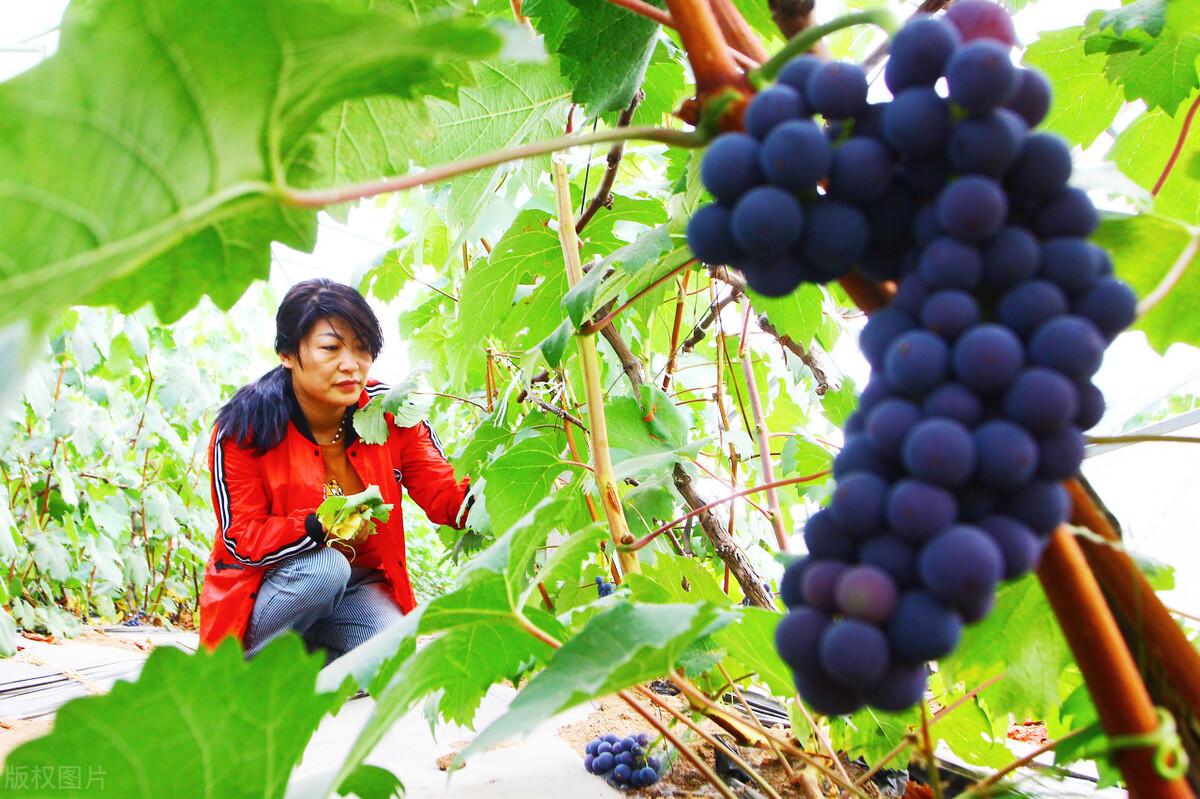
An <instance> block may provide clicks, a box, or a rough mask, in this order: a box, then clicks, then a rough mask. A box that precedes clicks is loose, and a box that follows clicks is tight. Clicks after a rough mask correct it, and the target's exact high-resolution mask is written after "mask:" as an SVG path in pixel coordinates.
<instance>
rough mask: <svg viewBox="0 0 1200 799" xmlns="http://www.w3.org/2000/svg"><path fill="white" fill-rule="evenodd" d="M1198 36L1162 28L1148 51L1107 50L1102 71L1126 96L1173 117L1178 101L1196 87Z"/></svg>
mask: <svg viewBox="0 0 1200 799" xmlns="http://www.w3.org/2000/svg"><path fill="white" fill-rule="evenodd" d="M1198 57H1200V35H1197V34H1194V33H1192V34H1183V35H1177V34H1176V33H1174V32H1173V31H1171V30H1168V31H1165V32H1164V33H1163V34H1162V35H1161V36H1159V37H1158V38H1156V39H1155V40H1154V44H1153V46H1151V47H1150V49H1149V50H1146V51H1144V52H1143V51H1141V50H1137V49H1130V50H1124V51H1121V52H1110V53H1109V56H1108V63H1107V64H1106V65H1105V68H1104V74H1105V76H1106V77H1107V78H1108V80H1109V81H1110V82H1112V83H1116V84H1119V85H1120V86H1121V87H1122V88H1123V89H1124V91H1125V99H1126V100H1129V101H1130V102H1133V101H1135V100H1144V101H1145V102H1146V105H1147V106H1148V107H1149V108H1150V109H1154V108H1161V109H1162V110H1163V111H1165V112H1166V113H1167V115H1168V116H1174V115H1175V112H1176V110H1177V109H1178V108H1179V104H1180V103H1182V102H1183V101H1184V100H1185V99H1186V98H1187V97H1188V96H1189V95H1191V94H1192V92H1193V91H1194V90H1195V89H1196V86H1197V83H1198V80H1197V75H1196V59H1197V58H1198Z"/></svg>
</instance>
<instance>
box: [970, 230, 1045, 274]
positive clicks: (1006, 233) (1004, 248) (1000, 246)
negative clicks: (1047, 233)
mask: <svg viewBox="0 0 1200 799" xmlns="http://www.w3.org/2000/svg"><path fill="white" fill-rule="evenodd" d="M1040 265H1041V247H1039V246H1038V241H1037V239H1036V238H1034V237H1033V235H1032V234H1031V233H1030V232H1029V231H1027V230H1025V229H1024V228H1019V227H1005V228H1001V229H1000V232H999V233H997V234H996V235H995V236H993V237H992V238H991V239H989V240H988V242H987V244H985V245H984V247H983V282H984V283H985V284H987V285H988V286H989V287H990V288H993V289H1007V288H1010V287H1012V286H1014V285H1016V284H1018V283H1020V282H1022V281H1024V280H1028V279H1029V278H1031V277H1033V276H1034V275H1036V274H1037V271H1038V268H1039V266H1040Z"/></svg>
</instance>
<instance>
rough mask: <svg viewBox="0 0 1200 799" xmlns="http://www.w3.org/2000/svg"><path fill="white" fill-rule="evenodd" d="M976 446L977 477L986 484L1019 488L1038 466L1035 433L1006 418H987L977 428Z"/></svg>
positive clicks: (994, 487)
mask: <svg viewBox="0 0 1200 799" xmlns="http://www.w3.org/2000/svg"><path fill="white" fill-rule="evenodd" d="M975 449H976V450H977V451H978V453H979V459H978V461H977V463H976V465H975V480H976V482H978V483H979V484H980V485H982V486H984V487H985V488H992V489H1010V488H1016V487H1017V486H1019V485H1021V484H1022V483H1024V482H1025V481H1026V480H1028V479H1029V478H1031V477H1033V473H1034V472H1035V471H1036V470H1037V467H1038V446H1037V442H1036V441H1034V440H1033V436H1031V435H1029V433H1026V432H1025V429H1024V428H1022V427H1021V426H1019V425H1016V424H1013V423H1012V422H1006V421H1004V420H1003V419H994V420H992V421H990V422H984V423H983V424H981V425H980V426H979V427H977V428H976V429H975Z"/></svg>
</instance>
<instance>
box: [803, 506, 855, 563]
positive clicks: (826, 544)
mask: <svg viewBox="0 0 1200 799" xmlns="http://www.w3.org/2000/svg"><path fill="white" fill-rule="evenodd" d="M804 545H805V546H806V547H807V548H808V554H810V555H812V556H813V557H815V558H830V559H833V560H850V559H851V558H853V556H854V549H855V547H854V542H853V541H852V540H851V538H850V536H849V535H847V533H846V531H845V530H843V529H842V528H841V526H840V525H839V524H838V523H837V522H836V521H834V518H833V514H832V513H830V511H829V509H828V508H826V509H824V510H819V511H817V512H816V513H814V514H813V515H812V516H809V517H808V521H807V522H806V523H805V525H804Z"/></svg>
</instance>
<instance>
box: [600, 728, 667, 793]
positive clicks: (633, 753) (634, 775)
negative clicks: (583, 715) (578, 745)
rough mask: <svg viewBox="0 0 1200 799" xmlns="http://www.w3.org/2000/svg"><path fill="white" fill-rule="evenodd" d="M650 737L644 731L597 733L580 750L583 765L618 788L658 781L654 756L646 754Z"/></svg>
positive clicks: (656, 762) (658, 764)
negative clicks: (627, 733) (620, 734)
mask: <svg viewBox="0 0 1200 799" xmlns="http://www.w3.org/2000/svg"><path fill="white" fill-rule="evenodd" d="M649 744H650V738H649V736H647V735H646V733H644V732H643V733H638V734H637V735H627V736H625V737H624V738H622V737H621V736H619V735H616V734H615V733H611V732H610V733H608V734H606V735H601V736H600V737H599V738H593V739H592V740H591V741H589V742H588V745H587V748H586V749H585V750H584V752H585V755H584V758H583V767H584V768H586V769H587V770H588V772H590V773H592V774H596V775H598V776H601V777H604V778H605V779H607V780H608V781H609V782H611V783H613V784H615V785H616V786H617V787H619V788H643V787H645V786H647V785H653V784H654V783H656V782H658V778H659V773H658V770H659V767H660V766H661V764H660V762H659V760H658V758H657V757H652V756H648V755H647V754H646V751H647V747H648V746H649Z"/></svg>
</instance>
